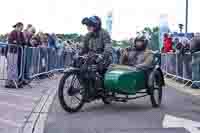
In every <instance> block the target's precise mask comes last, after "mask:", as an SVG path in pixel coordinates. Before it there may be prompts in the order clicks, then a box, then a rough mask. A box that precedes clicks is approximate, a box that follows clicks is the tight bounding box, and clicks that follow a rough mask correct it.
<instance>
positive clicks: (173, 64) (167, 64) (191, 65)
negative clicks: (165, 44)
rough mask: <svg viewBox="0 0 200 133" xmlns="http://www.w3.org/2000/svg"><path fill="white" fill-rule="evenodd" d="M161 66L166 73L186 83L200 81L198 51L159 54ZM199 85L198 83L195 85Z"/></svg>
mask: <svg viewBox="0 0 200 133" xmlns="http://www.w3.org/2000/svg"><path fill="white" fill-rule="evenodd" d="M161 68H162V70H163V72H164V73H165V74H166V75H170V76H172V77H173V78H175V79H181V80H184V81H187V82H186V84H185V85H187V84H188V83H190V82H191V83H192V84H191V86H192V85H194V84H198V83H199V82H200V52H197V53H194V54H190V53H186V54H184V55H183V54H179V53H167V54H162V55H161ZM197 86H199V85H197Z"/></svg>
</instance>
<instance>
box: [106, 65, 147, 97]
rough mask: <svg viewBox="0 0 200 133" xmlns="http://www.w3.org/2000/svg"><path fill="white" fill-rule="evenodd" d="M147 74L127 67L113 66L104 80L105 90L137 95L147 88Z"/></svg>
mask: <svg viewBox="0 0 200 133" xmlns="http://www.w3.org/2000/svg"><path fill="white" fill-rule="evenodd" d="M145 81H146V77H145V72H144V71H142V70H139V69H137V68H135V67H129V66H125V65H114V66H112V67H111V68H110V69H109V70H108V71H107V73H106V74H105V78H104V88H105V89H106V91H109V92H115V93H123V94H136V93H137V92H138V91H140V90H142V89H144V88H146V82H145Z"/></svg>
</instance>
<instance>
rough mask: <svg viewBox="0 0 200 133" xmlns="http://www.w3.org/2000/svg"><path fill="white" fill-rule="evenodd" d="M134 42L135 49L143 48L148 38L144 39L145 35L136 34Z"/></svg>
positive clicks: (140, 49)
mask: <svg viewBox="0 0 200 133" xmlns="http://www.w3.org/2000/svg"><path fill="white" fill-rule="evenodd" d="M134 44H135V48H136V50H138V51H142V50H145V49H146V48H147V45H148V39H146V37H145V36H138V37H136V38H135V41H134Z"/></svg>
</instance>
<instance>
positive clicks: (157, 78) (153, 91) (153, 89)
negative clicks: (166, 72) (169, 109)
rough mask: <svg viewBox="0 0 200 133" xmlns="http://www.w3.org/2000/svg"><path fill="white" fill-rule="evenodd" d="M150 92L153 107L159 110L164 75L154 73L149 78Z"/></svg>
mask: <svg viewBox="0 0 200 133" xmlns="http://www.w3.org/2000/svg"><path fill="white" fill-rule="evenodd" d="M149 89H150V90H149V91H150V100H151V103H152V107H154V108H158V107H160V105H161V102H162V93H163V92H162V91H163V90H162V75H161V74H160V72H159V71H154V72H153V73H151V74H150V77H149Z"/></svg>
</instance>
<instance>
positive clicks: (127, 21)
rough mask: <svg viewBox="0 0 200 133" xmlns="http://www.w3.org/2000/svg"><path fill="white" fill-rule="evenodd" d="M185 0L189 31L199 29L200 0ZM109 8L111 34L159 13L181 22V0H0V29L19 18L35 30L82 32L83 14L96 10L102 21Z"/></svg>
mask: <svg viewBox="0 0 200 133" xmlns="http://www.w3.org/2000/svg"><path fill="white" fill-rule="evenodd" d="M189 1H190V8H189V11H190V13H189V16H190V17H189V31H194V32H196V31H200V26H199V24H200V19H199V17H198V14H199V12H200V8H199V4H200V0H189ZM110 10H113V17H114V18H113V38H124V37H128V36H131V35H133V34H134V33H135V31H136V30H137V29H140V28H141V27H143V26H145V25H150V26H152V25H158V24H159V16H160V14H162V13H166V14H168V16H169V23H170V25H174V27H176V26H177V23H184V19H185V0H1V8H0V15H1V21H0V31H1V32H2V33H4V32H9V31H10V30H12V27H11V26H12V25H13V24H15V22H17V21H22V22H24V23H25V24H28V23H31V24H33V25H34V26H35V27H36V28H37V31H38V30H41V31H44V32H55V33H71V32H77V33H81V34H82V33H85V28H84V27H83V26H82V25H81V19H82V18H83V17H85V16H90V15H94V14H96V15H99V16H100V17H101V18H102V21H103V22H105V18H106V15H107V13H108V12H109V11H110ZM104 26H105V25H104Z"/></svg>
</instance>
